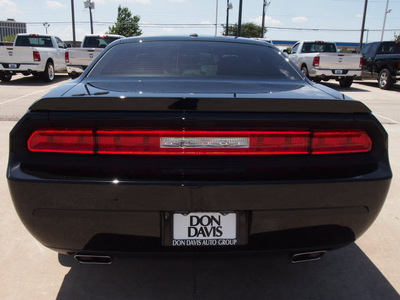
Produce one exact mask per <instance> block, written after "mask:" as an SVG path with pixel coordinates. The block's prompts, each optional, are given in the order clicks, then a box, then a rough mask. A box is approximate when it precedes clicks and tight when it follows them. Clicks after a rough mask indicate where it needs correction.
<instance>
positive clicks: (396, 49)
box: [378, 42, 400, 54]
mask: <svg viewBox="0 0 400 300" xmlns="http://www.w3.org/2000/svg"><path fill="white" fill-rule="evenodd" d="M378 54H400V42H383V43H382V45H381V46H380V48H379V50H378Z"/></svg>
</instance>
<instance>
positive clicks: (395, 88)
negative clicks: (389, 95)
mask: <svg viewBox="0 0 400 300" xmlns="http://www.w3.org/2000/svg"><path fill="white" fill-rule="evenodd" d="M355 83H358V84H361V85H365V86H370V87H376V88H377V89H379V87H378V82H377V81H355ZM389 91H395V92H400V84H398V83H395V84H394V85H393V86H392V87H391V88H390V90H389Z"/></svg>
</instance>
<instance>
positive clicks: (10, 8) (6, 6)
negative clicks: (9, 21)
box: [0, 0, 21, 18]
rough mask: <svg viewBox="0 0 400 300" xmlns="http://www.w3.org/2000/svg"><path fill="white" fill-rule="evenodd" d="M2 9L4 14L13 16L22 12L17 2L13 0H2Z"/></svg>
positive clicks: (0, 3) (0, 0)
mask: <svg viewBox="0 0 400 300" xmlns="http://www.w3.org/2000/svg"><path fill="white" fill-rule="evenodd" d="M0 11H1V12H2V14H3V15H5V16H9V17H10V18H12V17H13V16H14V15H19V14H21V11H19V10H18V7H17V3H15V2H14V1H11V0H0Z"/></svg>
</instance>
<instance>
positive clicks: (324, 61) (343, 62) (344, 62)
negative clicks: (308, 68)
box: [318, 53, 361, 70]
mask: <svg viewBox="0 0 400 300" xmlns="http://www.w3.org/2000/svg"><path fill="white" fill-rule="evenodd" d="M318 56H319V57H320V62H319V68H320V69H334V70H356V69H360V70H361V67H360V59H361V55H359V54H337V53H323V54H322V53H321V54H319V55H318Z"/></svg>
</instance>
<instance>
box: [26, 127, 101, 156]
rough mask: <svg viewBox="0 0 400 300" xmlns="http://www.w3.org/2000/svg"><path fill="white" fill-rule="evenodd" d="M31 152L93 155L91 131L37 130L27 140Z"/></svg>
mask: <svg viewBox="0 0 400 300" xmlns="http://www.w3.org/2000/svg"><path fill="white" fill-rule="evenodd" d="M28 148H29V150H30V151H33V152H59V153H94V151H93V149H94V138H93V132H92V131H91V130H38V131H35V132H34V133H33V134H32V135H31V137H30V138H29V140H28Z"/></svg>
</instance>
